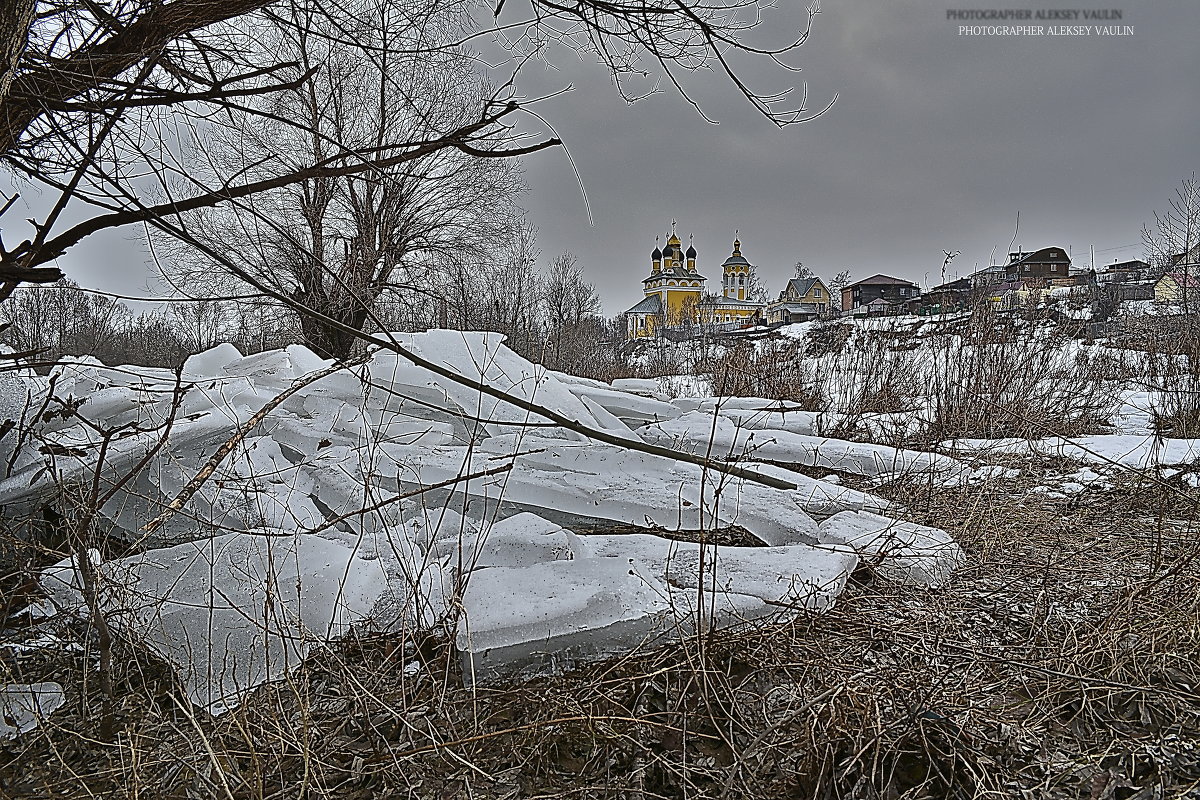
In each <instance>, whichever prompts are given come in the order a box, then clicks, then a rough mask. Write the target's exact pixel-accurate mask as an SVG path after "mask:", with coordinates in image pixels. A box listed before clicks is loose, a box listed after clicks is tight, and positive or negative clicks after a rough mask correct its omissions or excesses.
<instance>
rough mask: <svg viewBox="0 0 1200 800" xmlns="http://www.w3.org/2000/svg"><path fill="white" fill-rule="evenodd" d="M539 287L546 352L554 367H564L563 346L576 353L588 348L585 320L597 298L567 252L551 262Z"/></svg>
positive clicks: (597, 307)
mask: <svg viewBox="0 0 1200 800" xmlns="http://www.w3.org/2000/svg"><path fill="white" fill-rule="evenodd" d="M542 288H543V292H544V299H543V305H544V308H545V311H546V330H547V333H548V335H549V341H548V342H547V345H548V347H547V350H548V351H549V352H548V353H547V355H548V356H551V355H552V357H553V364H554V366H555V368H556V369H564V368H566V366H567V365H566V364H565V363H564V350H565V351H567V352H569V353H571V354H572V355H573V356H575V357H578V355H579V353H580V351H581V350H587V349H589V348H588V345H587V343H586V342H585V341H584V338H585V337H586V336H588V335H589V331H587V330H585V328H584V321H585V320H586V319H587V318H588V317H590V316H592V315H595V314H597V313H599V311H600V298H599V296H597V294H596V287H595V286H593V285H592V284H590V283H588V282H587V281H586V280H584V277H583V267H582V266H581V265H580V264H579V260H578V259H577V258H576V257H575V255H574V254H573V253H570V252H565V253H562V254H560V255H558V256H555V257H554V259H553V260H552V261H551V262H550V268H549V270H547V272H546V277H545V281H544V282H543V287H542ZM572 360H573V359H572Z"/></svg>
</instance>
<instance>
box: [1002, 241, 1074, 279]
mask: <svg viewBox="0 0 1200 800" xmlns="http://www.w3.org/2000/svg"><path fill="white" fill-rule="evenodd" d="M1004 272H1005V278H1006V279H1007V280H1009V281H1028V280H1030V279H1049V278H1065V277H1066V276H1067V275H1069V274H1070V273H1071V257H1070V256H1068V255H1067V251H1066V250H1063V249H1062V248H1061V247H1043V248H1042V249H1041V250H1035V251H1033V252H1032V253H1026V252H1023V251H1018V252H1016V253H1009V254H1008V264H1007V265H1005V267H1004Z"/></svg>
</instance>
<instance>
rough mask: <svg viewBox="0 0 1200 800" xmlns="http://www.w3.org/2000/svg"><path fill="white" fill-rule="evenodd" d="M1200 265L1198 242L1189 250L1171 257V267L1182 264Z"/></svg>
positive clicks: (1199, 245) (1199, 246)
mask: <svg viewBox="0 0 1200 800" xmlns="http://www.w3.org/2000/svg"><path fill="white" fill-rule="evenodd" d="M1196 263H1200V242H1197V243H1196V244H1194V245H1192V248H1191V249H1190V250H1185V251H1184V252H1182V253H1176V254H1175V255H1173V256H1171V266H1172V267H1178V266H1180V265H1182V264H1196Z"/></svg>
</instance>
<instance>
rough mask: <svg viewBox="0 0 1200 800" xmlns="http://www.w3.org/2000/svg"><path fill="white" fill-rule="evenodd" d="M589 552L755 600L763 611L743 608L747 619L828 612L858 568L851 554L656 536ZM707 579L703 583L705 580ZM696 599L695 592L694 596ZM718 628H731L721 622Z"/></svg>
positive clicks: (597, 545) (590, 543)
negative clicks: (722, 544)
mask: <svg viewBox="0 0 1200 800" xmlns="http://www.w3.org/2000/svg"><path fill="white" fill-rule="evenodd" d="M583 543H584V546H585V547H587V548H588V550H589V551H590V552H591V553H592V554H593V555H595V556H599V557H610V558H625V559H628V560H630V561H637V562H640V563H641V564H642V565H644V566H643V569H644V570H646V571H647V572H648V574H650V575H651V576H652V577H655V578H658V579H660V580H661V581H662V582H664V583H666V584H668V585H669V586H672V587H675V588H678V589H690V590H697V589H699V588H700V587H701V585H703V587H704V590H705V592H715V593H717V594H719V595H725V596H740V597H749V598H754V599H755V600H757V601H758V606H759V608H757V609H753V610H752V609H751V604H747V603H737V604H735V605H737V606H738V607H739V608H740V610H741V611H742V612H743V613H747V614H748V616H747V617H746V618H752V617H753V616H763V615H765V614H770V613H772V612H775V611H779V610H782V609H788V610H790V611H795V610H797V609H806V610H809V611H824V610H825V609H827V608H829V607H830V606H832V605H833V603H834V601H835V600H836V599H837V597H838V595H840V594H841V593H842V590H843V589H844V588H845V586H846V581H847V579H848V578H849V577H850V574H851V573H852V572H854V568H855V567H856V566H857V564H858V557H857V556H856V555H855V554H854V551H853V550H851V549H850V548H846V547H840V546H812V545H806V544H797V545H788V546H783V547H715V546H713V545H705V547H704V549H703V554H704V563H703V564H701V561H700V555H701V548H700V545H699V544H698V543H696V542H681V541H677V540H673V539H666V538H664V537H661V536H654V535H652V534H639V533H634V534H627V535H615V536H606V535H592V536H585V537H583ZM702 574H703V578H702V577H701V575H702ZM692 594H693V595H695V592H694V591H693V592H692ZM716 624H717V625H722V624H725V621H724V620H722V619H720V618H719V617H718V618H717V620H716Z"/></svg>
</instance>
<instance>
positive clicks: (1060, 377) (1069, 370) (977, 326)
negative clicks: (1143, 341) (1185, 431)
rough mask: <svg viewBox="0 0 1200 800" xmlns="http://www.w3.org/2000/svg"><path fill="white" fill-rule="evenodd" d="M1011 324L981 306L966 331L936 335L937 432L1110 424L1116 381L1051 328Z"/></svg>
mask: <svg viewBox="0 0 1200 800" xmlns="http://www.w3.org/2000/svg"><path fill="white" fill-rule="evenodd" d="M1010 326H1011V323H1009V322H1007V321H1006V320H1001V319H997V318H996V315H994V314H993V313H992V312H989V311H987V310H983V309H981V310H977V311H976V312H975V315H974V316H973V317H972V320H971V324H970V326H969V328H968V329H967V330H966V331H965V332H964V333H963V334H962V335H961V336H960V337H941V338H938V339H937V340H935V341H934V344H933V348H934V350H933V353H934V355H933V359H932V363H931V364H929V365H928V372H927V373H926V378H927V380H928V381H929V386H930V387H931V388H930V395H931V404H932V408H931V416H932V421H931V425H930V433H931V434H932V435H933V436H934V437H936V438H952V437H981V438H999V437H1004V436H1016V437H1022V438H1038V437H1042V436H1047V435H1062V436H1071V435H1078V434H1081V433H1087V432H1091V431H1093V430H1095V429H1096V428H1097V427H1098V426H1100V425H1102V424H1104V423H1105V422H1106V421H1107V419H1108V418H1109V417H1110V415H1111V412H1112V411H1113V407H1114V405H1115V402H1116V400H1115V397H1114V392H1113V390H1112V387H1111V385H1110V384H1108V383H1107V382H1106V381H1104V380H1098V379H1097V378H1096V376H1095V375H1094V374H1093V373H1092V372H1091V371H1090V370H1089V369H1088V367H1087V364H1086V361H1085V360H1080V359H1079V358H1078V357H1077V356H1076V355H1075V354H1074V353H1073V351H1071V350H1069V349H1067V348H1064V346H1063V341H1062V340H1061V339H1059V338H1057V337H1055V336H1054V335H1052V334H1050V333H1049V332H1048V331H1047V330H1045V329H1042V328H1026V329H1023V330H1013V329H1012V328H1011V327H1010Z"/></svg>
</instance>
